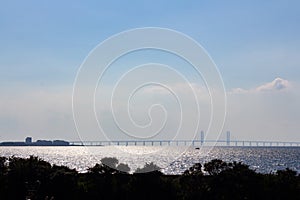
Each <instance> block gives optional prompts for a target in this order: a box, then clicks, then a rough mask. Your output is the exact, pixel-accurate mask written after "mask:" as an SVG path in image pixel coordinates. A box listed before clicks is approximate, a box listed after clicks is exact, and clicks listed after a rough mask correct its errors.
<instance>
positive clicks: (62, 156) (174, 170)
mask: <svg viewBox="0 0 300 200" xmlns="http://www.w3.org/2000/svg"><path fill="white" fill-rule="evenodd" d="M183 148H185V147H149V146H147V147H144V146H123V147H117V148H116V147H114V146H103V147H75V146H69V147H0V155H1V156H7V157H8V156H16V157H29V156H30V155H34V156H38V157H40V158H42V159H44V160H46V161H48V162H50V163H52V164H56V165H65V166H68V167H70V168H76V169H77V170H78V171H80V172H84V171H86V169H87V168H89V167H92V166H94V165H95V164H96V163H99V162H100V160H101V158H104V157H116V158H117V159H118V160H119V162H122V163H126V164H128V165H129V167H130V168H131V170H132V172H133V171H135V170H136V169H137V168H138V167H143V166H144V164H145V163H150V162H154V163H155V164H157V165H158V166H160V167H162V168H163V169H162V171H163V172H164V173H166V174H180V173H182V172H183V171H184V170H186V169H187V168H188V167H190V166H192V165H193V164H194V163H197V162H200V163H202V164H203V163H205V162H208V161H210V160H212V159H215V158H218V159H222V160H224V161H231V162H232V161H241V162H243V163H245V164H248V165H250V167H251V168H252V169H255V170H256V171H258V172H263V173H270V172H274V171H275V170H278V169H285V168H286V167H289V168H291V169H293V170H297V171H298V172H300V148H297V147H293V148H291V147H290V148H283V147H268V148H267V147H216V148H214V149H213V150H212V151H210V152H208V151H206V150H207V149H205V148H203V149H201V150H196V149H195V148H192V147H191V148H189V149H183ZM183 150H186V151H183Z"/></svg>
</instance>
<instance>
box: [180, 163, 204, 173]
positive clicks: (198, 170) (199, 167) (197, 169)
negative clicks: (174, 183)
mask: <svg viewBox="0 0 300 200" xmlns="http://www.w3.org/2000/svg"><path fill="white" fill-rule="evenodd" d="M183 175H196V176H202V175H203V172H202V165H201V164H200V163H196V164H194V165H193V166H192V167H190V168H189V169H188V170H186V171H184V172H183Z"/></svg>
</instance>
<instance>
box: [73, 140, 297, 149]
mask: <svg viewBox="0 0 300 200" xmlns="http://www.w3.org/2000/svg"><path fill="white" fill-rule="evenodd" d="M69 143H70V145H74V146H195V147H197V146H213V145H216V146H236V147H252V146H256V147H259V146H262V147H275V146H276V147H288V146H289V147H300V142H283V141H250V140H230V141H228V140H143V141H142V140H120V141H107V140H106V141H70V142H69Z"/></svg>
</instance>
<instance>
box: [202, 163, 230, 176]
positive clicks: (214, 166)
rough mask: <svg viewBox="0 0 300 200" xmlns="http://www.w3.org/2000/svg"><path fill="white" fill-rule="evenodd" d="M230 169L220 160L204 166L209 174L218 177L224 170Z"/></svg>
mask: <svg viewBox="0 0 300 200" xmlns="http://www.w3.org/2000/svg"><path fill="white" fill-rule="evenodd" d="M226 169H228V164H227V163H226V162H224V161H222V160H220V159H213V160H211V161H210V162H208V163H205V164H204V170H205V171H206V172H208V174H209V175H213V176H215V175H218V174H219V173H220V172H222V171H223V170H226Z"/></svg>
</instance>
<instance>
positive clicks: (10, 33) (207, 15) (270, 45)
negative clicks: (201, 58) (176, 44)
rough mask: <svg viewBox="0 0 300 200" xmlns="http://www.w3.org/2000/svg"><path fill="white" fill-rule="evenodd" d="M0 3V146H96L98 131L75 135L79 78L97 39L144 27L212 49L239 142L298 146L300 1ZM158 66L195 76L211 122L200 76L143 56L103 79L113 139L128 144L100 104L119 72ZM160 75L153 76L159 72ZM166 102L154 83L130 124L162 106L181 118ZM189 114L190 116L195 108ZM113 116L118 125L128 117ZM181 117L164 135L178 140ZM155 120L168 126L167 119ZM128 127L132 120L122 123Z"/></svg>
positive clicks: (228, 126)
mask: <svg viewBox="0 0 300 200" xmlns="http://www.w3.org/2000/svg"><path fill="white" fill-rule="evenodd" d="M0 3H1V6H0V28H1V31H0V44H1V45H0V141H3V140H23V139H24V138H25V137H26V136H32V137H33V139H34V140H35V139H66V140H78V139H79V138H80V137H81V138H84V139H94V140H97V139H99V138H98V135H97V134H96V133H95V132H96V130H95V129H94V128H91V129H86V130H83V132H84V133H83V132H81V133H79V135H78V133H77V131H76V127H75V124H74V120H73V113H72V91H73V83H74V80H75V77H76V74H77V71H78V70H79V67H80V66H81V64H82V63H83V61H84V59H85V58H86V57H87V55H88V54H89V53H90V52H91V51H92V50H93V49H94V48H95V47H96V46H97V45H98V44H99V43H100V42H102V41H104V40H105V39H107V38H108V37H110V36H112V35H114V34H117V33H119V32H122V31H125V30H129V29H133V28H142V27H162V28H168V29H173V30H176V31H179V32H182V33H184V34H186V35H188V36H189V37H191V38H193V39H194V40H195V41H197V42H198V43H199V44H201V45H202V46H203V48H204V49H205V50H206V51H207V52H208V54H209V55H210V57H211V58H212V59H213V61H214V63H215V64H216V66H217V67H218V70H219V72H220V74H221V77H222V79H223V82H224V87H225V92H226V96H227V105H226V108H227V112H226V118H225V123H224V127H223V130H222V132H225V131H227V130H230V131H231V134H232V138H233V139H245V140H248V139H250V140H281V141H300V134H299V130H300V123H299V121H300V90H299V89H300V56H299V55H300V36H299V35H300V26H299V21H300V14H299V13H300V2H299V1H296V0H295V1H286V0H285V1H279V0H274V1H258V0H254V1H247V2H246V1H130V2H128V1H63V2H62V1H14V0H12V1H0ZM153 60H155V61H156V62H158V61H160V62H162V63H165V62H167V63H169V65H171V66H175V65H176V67H177V69H178V70H179V71H180V72H181V73H182V74H185V75H186V76H187V77H188V78H189V79H190V83H191V84H192V86H193V87H194V88H196V90H197V91H198V92H199V94H197V95H198V97H199V99H200V100H199V102H198V103H199V105H200V109H201V111H202V113H201V116H204V117H202V119H201V123H202V122H203V124H205V125H203V126H202V124H201V126H202V127H200V129H204V130H206V129H207V126H208V120H209V119H208V118H209V116H210V113H209V109H210V105H209V104H208V102H209V99H207V98H208V97H207V91H206V89H205V88H203V80H201V77H198V76H197V75H195V74H194V72H193V70H190V68H189V66H188V65H187V64H184V63H183V62H180V61H177V60H176V59H175V58H174V59H172V57H171V56H168V55H165V54H161V53H157V52H149V51H148V52H144V54H143V53H139V52H137V53H136V55H133V56H130V55H129V56H128V58H127V59H124V60H123V63H120V62H119V63H120V64H119V65H118V63H116V64H115V65H114V66H112V70H111V75H109V71H108V76H107V77H106V79H105V80H104V81H105V86H104V88H103V91H102V92H104V93H101V91H100V93H101V95H100V96H99V97H98V96H97V99H98V100H97V105H98V104H99V110H98V111H97V113H98V116H99V119H100V120H101V119H102V122H103V124H104V125H105V128H104V129H105V130H106V132H109V133H112V134H113V136H111V137H112V138H113V139H115V138H122V137H121V136H120V135H118V134H117V132H118V131H120V130H118V129H117V128H116V126H115V125H114V124H113V122H112V120H113V119H112V116H111V115H110V114H107V112H109V111H108V110H107V109H108V108H109V105H108V104H105V101H106V100H103V99H105V97H108V96H109V95H110V92H111V91H112V89H113V85H114V84H115V83H116V81H117V80H118V77H120V75H121V74H122V72H126V70H129V69H130V67H131V65H134V64H137V63H143V62H146V61H147V62H153ZM169 60H173V61H170V62H169ZM122 66H123V68H122ZM113 67H115V69H114V68H113ZM176 67H175V68H176ZM146 72H147V73H150V74H151V72H148V71H146ZM144 73H145V72H144ZM160 73H161V74H163V73H164V71H161V72H160ZM160 73H159V71H158V72H155V71H154V72H153V74H152V75H153V76H159V74H160ZM166 74H167V72H166ZM118 75H119V76H118ZM136 77H138V75H136V76H135V78H136ZM162 78H163V77H162ZM165 78H166V77H165ZM166 79H167V80H168V83H169V84H170V87H174V88H176V89H178V88H179V89H178V94H179V95H183V96H185V95H186V94H185V92H186V91H187V90H188V89H186V88H185V87H187V86H186V85H181V82H177V81H176V79H172V78H171V77H170V78H169V77H167V78H166ZM130 80H132V79H130ZM121 88H122V91H126V90H128V88H131V86H130V84H123V85H122V86H121ZM180 88H183V89H181V90H180ZM149 91H150V92H149ZM103 94H104V95H103ZM167 94H168V95H170V94H169V93H168V92H167ZM202 94H205V95H202ZM105 95H106V96H105ZM147 95H150V96H147ZM160 95H166V93H164V92H161V89H159V88H157V87H156V86H153V87H152V88H145V91H141V93H140V96H139V95H137V100H136V101H137V102H135V103H134V105H136V113H135V114H134V116H135V117H133V118H134V119H135V120H137V122H139V123H141V124H147V123H148V122H149V116H150V118H151V115H152V114H153V119H157V118H159V117H161V116H162V113H161V112H162V111H163V110H161V108H158V110H155V109H154V110H153V113H152V114H151V113H150V115H147V114H146V115H145V112H147V109H146V110H145V109H143V106H142V105H144V104H145V105H147V106H149V105H151V103H157V102H158V103H161V104H164V105H167V106H166V108H169V109H170V110H172V111H173V112H174V113H170V114H169V115H168V116H175V115H177V114H178V111H176V108H178V106H176V102H174V99H173V100H172V98H171V100H170V98H167V99H166V98H164V96H160ZM142 97H143V98H142ZM154 97H155V98H154ZM124 98H125V97H124ZM145 98H146V100H145ZM149 99H150V100H151V99H152V100H153V101H150V100H149ZM201 99H204V100H203V101H202V100H201ZM124 101H125V99H122V98H121V97H120V99H119V102H115V103H116V105H118V107H122V105H123V104H122V102H124ZM190 105H193V104H190ZM123 106H125V107H126V105H123ZM168 106H169V107H168ZM120 109H121V110H122V108H120ZM187 110H188V111H189V112H192V110H193V108H192V107H189V108H187ZM116 112H117V116H118V117H120V119H121V121H122V120H123V119H124V120H125V119H126V116H123V115H122V114H121V113H118V111H116ZM120 112H121V111H120ZM148 114H149V113H148ZM82 117H83V118H84V116H82ZM88 119H89V118H87V120H86V121H84V122H83V123H84V124H85V125H84V127H89V126H90V122H89V121H88ZM151 120H152V118H151ZM178 120H179V118H176V117H174V119H173V118H172V117H171V119H170V120H169V121H168V122H169V124H167V127H168V129H166V130H165V132H164V134H165V135H164V136H162V137H163V138H164V137H167V138H168V137H173V133H174V130H173V129H174V127H176V126H175V125H177V124H178V123H177V122H178ZM154 122H155V123H157V126H158V127H159V126H161V124H160V123H161V120H158V121H154ZM124 124H125V126H126V125H128V124H129V122H128V121H126V120H125V121H124ZM187 126H190V125H187ZM154 127H156V125H155V124H154ZM186 128H188V127H186ZM154 129H156V128H154ZM186 130H189V129H186ZM147 131H148V132H147ZM151 131H155V130H152V129H151V127H150V129H149V130H148V129H146V131H145V134H146V135H147V133H149V132H151ZM187 132H188V131H187ZM114 134H116V135H114ZM221 137H222V136H221ZM125 138H126V137H125Z"/></svg>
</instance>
